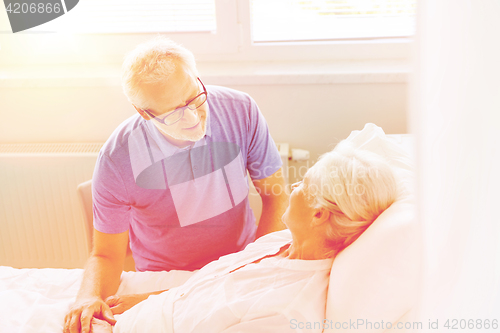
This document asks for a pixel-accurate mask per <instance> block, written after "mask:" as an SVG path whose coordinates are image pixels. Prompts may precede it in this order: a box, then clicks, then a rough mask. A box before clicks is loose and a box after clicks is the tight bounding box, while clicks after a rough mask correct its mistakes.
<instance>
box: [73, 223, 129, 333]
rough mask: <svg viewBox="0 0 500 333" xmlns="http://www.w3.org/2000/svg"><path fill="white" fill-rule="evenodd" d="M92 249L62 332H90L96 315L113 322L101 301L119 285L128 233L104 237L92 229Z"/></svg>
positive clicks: (110, 313) (108, 309)
mask: <svg viewBox="0 0 500 333" xmlns="http://www.w3.org/2000/svg"><path fill="white" fill-rule="evenodd" d="M93 240H94V248H93V251H92V254H91V256H90V258H89V260H88V261H87V264H86V266H85V272H84V274H83V281H82V285H81V287H80V291H79V292H78V295H77V297H76V301H75V303H74V304H73V306H72V307H71V309H70V311H69V313H68V314H67V315H66V318H65V319H64V332H65V333H66V332H71V333H77V332H84V333H88V332H90V322H91V320H92V317H93V316H95V317H97V318H100V319H104V320H106V321H108V322H110V323H111V324H114V323H115V320H114V318H113V314H112V312H111V310H110V308H109V306H108V305H107V304H106V303H105V302H104V299H106V298H107V297H108V296H110V295H113V294H115V293H116V291H117V290H118V287H119V285H120V276H121V273H122V271H123V265H124V262H125V256H126V254H127V244H128V231H126V232H123V233H120V234H105V233H102V232H99V231H97V230H95V229H94V239H93Z"/></svg>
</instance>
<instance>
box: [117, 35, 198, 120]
mask: <svg viewBox="0 0 500 333" xmlns="http://www.w3.org/2000/svg"><path fill="white" fill-rule="evenodd" d="M179 62H180V63H181V64H183V65H184V66H186V67H187V68H188V70H189V71H191V72H192V74H193V75H195V76H198V70H197V69H196V62H195V59H194V55H193V53H191V51H189V50H188V49H186V48H184V47H183V46H181V45H179V44H176V43H175V42H173V41H172V40H170V39H168V38H166V37H164V36H158V37H156V38H154V39H151V40H148V41H147V42H144V43H142V44H139V45H137V46H136V48H135V49H134V50H132V51H131V52H129V53H128V54H127V55H126V56H125V59H124V61H123V65H122V87H123V92H124V93H125V96H127V98H128V100H129V101H130V102H131V103H132V104H134V105H135V106H137V107H138V108H140V109H143V110H144V109H149V105H148V101H147V100H146V98H145V97H144V96H143V92H142V89H143V88H144V85H146V84H155V83H161V82H162V81H164V80H166V79H167V78H168V77H169V76H170V75H171V74H172V73H174V71H175V69H176V65H177V64H178V63H179Z"/></svg>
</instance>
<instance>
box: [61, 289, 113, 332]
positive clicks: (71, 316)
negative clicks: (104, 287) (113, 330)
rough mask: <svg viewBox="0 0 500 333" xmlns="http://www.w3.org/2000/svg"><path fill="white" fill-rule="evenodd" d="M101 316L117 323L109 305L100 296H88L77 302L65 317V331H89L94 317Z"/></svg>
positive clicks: (110, 322)
mask: <svg viewBox="0 0 500 333" xmlns="http://www.w3.org/2000/svg"><path fill="white" fill-rule="evenodd" d="M93 317H96V318H100V319H103V320H105V321H106V322H108V323H109V324H111V325H114V324H115V323H116V320H115V318H114V317H113V313H112V311H111V309H110V308H109V306H108V305H107V304H106V303H105V302H104V301H103V300H102V299H100V298H98V297H93V298H87V299H84V300H81V301H78V302H76V303H75V304H73V306H72V307H71V308H70V311H69V313H68V314H67V315H66V317H65V318H64V330H63V331H64V333H79V332H82V333H89V332H90V326H91V324H90V323H91V321H92V318H93Z"/></svg>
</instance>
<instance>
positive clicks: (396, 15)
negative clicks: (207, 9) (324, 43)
mask: <svg viewBox="0 0 500 333" xmlns="http://www.w3.org/2000/svg"><path fill="white" fill-rule="evenodd" d="M251 1H252V36H253V41H254V42H275V41H309V40H333V39H355V38H378V37H401V36H411V35H413V34H414V32H415V7H416V0H251Z"/></svg>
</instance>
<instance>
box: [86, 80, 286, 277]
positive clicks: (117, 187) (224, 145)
mask: <svg viewBox="0 0 500 333" xmlns="http://www.w3.org/2000/svg"><path fill="white" fill-rule="evenodd" d="M207 91H208V100H207V102H208V113H207V114H208V117H207V130H206V135H205V137H204V138H203V139H201V140H199V141H197V142H196V143H195V145H194V146H193V147H192V148H190V149H180V148H177V147H175V146H173V145H171V144H170V143H169V142H168V141H167V140H166V139H165V138H164V137H163V135H162V134H161V133H160V132H159V131H158V130H157V129H156V127H155V126H154V124H153V123H152V121H154V120H150V121H146V120H144V119H143V118H142V117H141V116H140V115H138V114H137V115H134V116H132V117H130V118H129V119H127V120H126V121H124V122H123V123H122V124H121V125H120V126H119V127H118V128H117V129H116V130H115V131H114V132H113V133H112V134H111V136H110V138H109V139H108V140H107V141H106V143H105V144H104V146H103V148H102V149H101V151H100V152H99V157H98V159H97V164H96V168H95V171H94V176H93V181H92V195H93V208H94V227H95V228H96V229H97V230H98V231H100V232H104V233H111V234H113V233H121V232H125V231H127V230H129V237H130V248H131V250H132V253H133V256H134V260H135V264H136V269H137V270H139V271H146V270H149V271H157V270H172V269H182V270H194V269H199V268H201V267H203V266H204V265H205V264H207V263H209V262H211V261H213V260H216V259H218V258H219V257H220V256H223V255H226V254H229V253H233V252H237V251H240V250H242V249H243V248H244V247H245V246H246V245H247V244H248V243H250V242H252V241H253V240H254V239H255V232H256V229H257V228H256V225H255V217H254V215H253V212H252V210H251V208H250V206H249V201H248V193H249V187H248V177H247V170H248V172H249V174H250V176H251V178H252V179H263V178H266V177H269V176H270V175H272V174H273V173H275V172H276V171H277V170H278V169H279V168H280V167H281V165H282V162H281V159H280V155H279V153H278V150H277V148H276V145H275V144H274V141H273V140H272V138H271V135H270V134H269V130H268V127H267V124H266V121H265V119H264V117H263V116H262V114H261V113H260V111H259V109H258V107H257V104H256V103H255V101H254V100H253V99H252V98H251V97H250V96H248V95H247V94H245V93H242V92H239V91H236V90H232V89H228V88H223V87H217V86H207Z"/></svg>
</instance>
